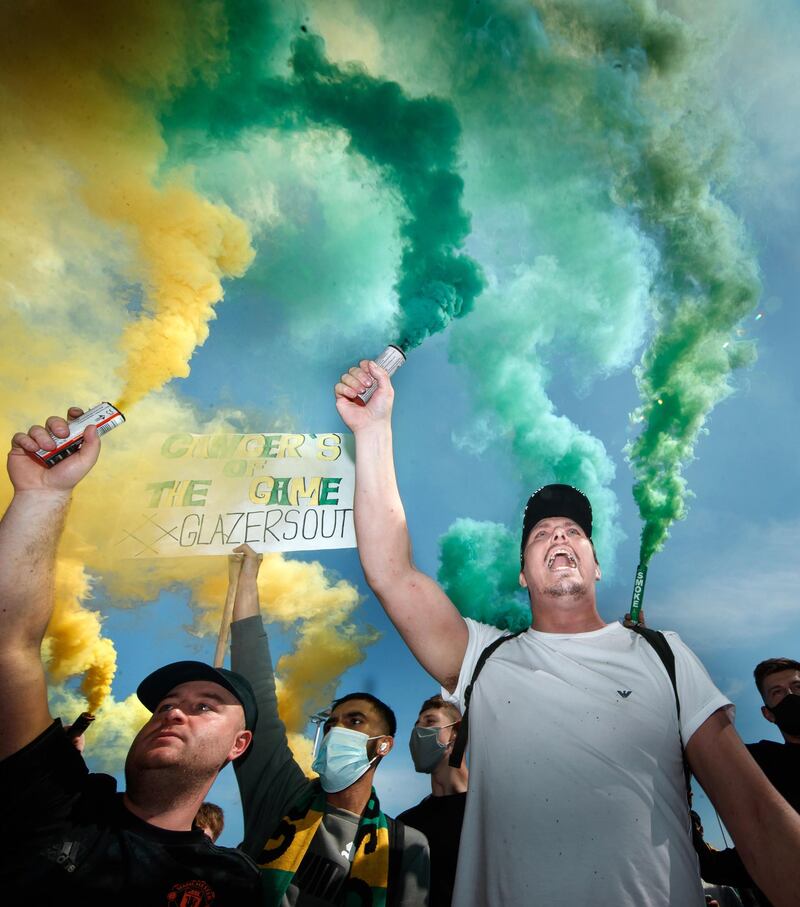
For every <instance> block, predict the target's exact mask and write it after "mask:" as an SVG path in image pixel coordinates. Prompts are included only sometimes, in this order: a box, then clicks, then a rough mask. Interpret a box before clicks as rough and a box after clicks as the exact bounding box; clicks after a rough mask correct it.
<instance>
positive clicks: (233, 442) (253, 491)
mask: <svg viewBox="0 0 800 907" xmlns="http://www.w3.org/2000/svg"><path fill="white" fill-rule="evenodd" d="M158 457H159V468H158V470H157V475H158V478H157V479H156V480H155V481H152V480H150V481H147V482H141V483H140V484H139V485H138V486H136V485H134V486H133V487H132V488H131V495H130V497H129V500H130V501H132V506H131V507H126V508H125V512H124V514H123V515H122V517H121V523H120V528H119V531H118V532H117V538H116V539H115V545H116V548H117V550H118V551H119V553H120V554H121V555H122V556H124V557H136V558H143V557H185V556H187V555H198V554H227V553H228V552H230V551H231V550H232V549H233V548H235V547H236V546H237V545H241V544H243V543H244V542H247V544H249V545H250V546H251V547H253V548H254V549H255V550H256V551H313V550H318V549H321V548H354V547H355V544H356V541H355V531H354V529H353V489H354V484H355V469H354V456H353V437H352V435H349V434H334V433H325V434H305V435H300V434H248V435H245V434H217V435H192V434H186V433H181V434H173V435H167V436H166V437H164V439H163V441H162V442H161V445H160V448H159V454H158ZM151 475H152V473H151Z"/></svg>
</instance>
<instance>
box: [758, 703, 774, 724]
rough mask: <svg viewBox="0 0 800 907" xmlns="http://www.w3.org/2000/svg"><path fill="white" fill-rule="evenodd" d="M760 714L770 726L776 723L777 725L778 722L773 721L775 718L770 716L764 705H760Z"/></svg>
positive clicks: (770, 713)
mask: <svg viewBox="0 0 800 907" xmlns="http://www.w3.org/2000/svg"><path fill="white" fill-rule="evenodd" d="M761 714H762V715H763V716H764V717H765V718H766V719H767V721H769V723H770V724H777V723H778V722H777V721H776V720H775V716H774V715H773V714H772V712H771V711H770V710H769V709H768V708H767V707H766V706H765V705H762V706H761Z"/></svg>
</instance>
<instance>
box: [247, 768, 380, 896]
mask: <svg viewBox="0 0 800 907" xmlns="http://www.w3.org/2000/svg"><path fill="white" fill-rule="evenodd" d="M324 815H325V792H324V791H323V790H322V788H321V787H320V786H319V783H316V784H314V785H313V786H312V787H311V788H310V790H309V795H308V796H307V797H305V798H303V800H301V801H300V802H299V803H298V804H297V805H296V806H295V807H294V808H293V809H291V810H290V811H289V813H288V814H287V815H286V816H285V817H284V818H283V819H282V820H281V822H280V824H279V825H278V827H277V829H276V830H275V833H274V834H273V835H272V837H271V838H270V839H269V841H267V843H266V844H265V845H264V851H263V853H262V854H261V858H260V859H261V861H262V862H260V863H259V865H260V866H261V883H262V890H263V892H264V897H265V900H264V903H265V905H266V907H280V905H281V903H282V901H283V897H284V895H285V894H286V891H287V890H288V888H289V886H290V885H291V883H292V879H293V878H294V874H295V873H296V872H297V870H298V868H299V866H300V863H301V862H302V861H303V857H304V856H305V855H306V851H307V850H308V848H309V846H310V844H311V841H312V839H313V837H314V835H315V834H316V833H317V830H318V829H319V826H320V823H321V822H322V818H323V816H324ZM353 848H354V850H355V854H354V856H353V860H352V863H351V864H350V874H349V876H348V877H347V880H346V881H345V883H344V886H343V888H342V891H341V893H340V895H339V897H338V898H337V901H338V903H339V904H341V905H342V907H386V888H387V886H388V883H389V825H388V823H387V821H386V816H385V815H384V814H383V813H382V812H381V807H380V803H379V802H378V797H377V794H376V793H375V789H374V788H373V789H372V792H371V793H370V798H369V802H368V803H367V806H366V809H365V810H364V812H363V814H362V816H361V821H360V822H359V823H358V830H357V831H356V837H355V841H354V842H353Z"/></svg>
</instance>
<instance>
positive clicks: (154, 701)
mask: <svg viewBox="0 0 800 907" xmlns="http://www.w3.org/2000/svg"><path fill="white" fill-rule="evenodd" d="M190 680H210V681H211V682H212V683H218V684H219V685H220V686H221V687H224V688H225V689H226V690H227V691H228V692H229V693H232V694H233V695H234V696H235V697H236V698H237V699H238V700H239V702H240V703H241V704H242V708H243V709H244V726H245V727H246V728H247V730H248V731H252V730H253V728H254V727H255V726H256V720H257V719H258V706H257V705H256V695H255V693H254V692H253V688H252V687H251V686H250V681H249V680H248V679H247V678H246V677H243V676H242V675H241V674H237V673H236V671H228V670H227V669H226V668H212V667H211V665H207V664H206V663H205V662H202V661H174V662H173V663H172V664H168V665H164V667H163V668H159V669H158V670H157V671H153V673H152V674H148V675H147V677H145V679H144V680H143V681H142V682H141V683H140V684H139V686H138V688H137V690H136V695H137V696H138V697H139V701H140V702H141V703H142V705H144V706H146V707H147V708H148V709H150V711H151V712H153V711H155V708H156V706H157V705H158V704H159V702H161V700H162V699H164V697H165V696H166V695H167V693H169V691H170V690H174V689H175V687H177V686H179V685H180V684H182V683H188V682H189V681H190Z"/></svg>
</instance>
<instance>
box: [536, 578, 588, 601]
mask: <svg viewBox="0 0 800 907" xmlns="http://www.w3.org/2000/svg"><path fill="white" fill-rule="evenodd" d="M586 592H587V586H586V583H585V582H583V580H579V579H566V578H564V579H560V580H556V581H555V582H554V583H553V584H552V585H551V586H545V588H544V589H542V593H543V594H544V595H546V596H548V597H549V598H568V597H569V598H581V597H583V596H584V595H586Z"/></svg>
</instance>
